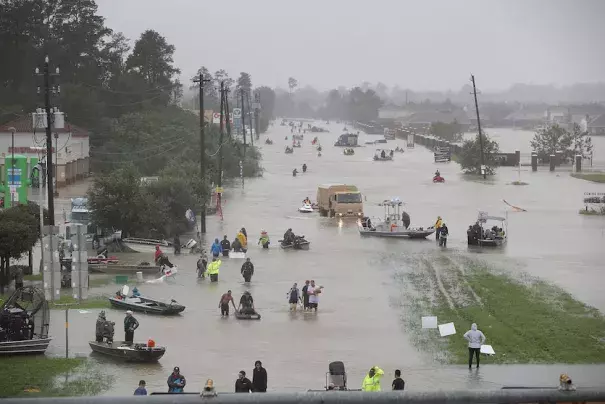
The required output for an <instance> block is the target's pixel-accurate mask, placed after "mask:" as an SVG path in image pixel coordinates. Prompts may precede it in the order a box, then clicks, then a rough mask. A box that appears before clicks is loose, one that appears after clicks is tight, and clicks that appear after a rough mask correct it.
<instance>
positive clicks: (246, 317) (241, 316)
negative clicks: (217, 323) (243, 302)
mask: <svg viewBox="0 0 605 404" xmlns="http://www.w3.org/2000/svg"><path fill="white" fill-rule="evenodd" d="M235 318H237V319H238V320H260V314H258V313H254V314H244V313H240V312H239V311H236V312H235Z"/></svg>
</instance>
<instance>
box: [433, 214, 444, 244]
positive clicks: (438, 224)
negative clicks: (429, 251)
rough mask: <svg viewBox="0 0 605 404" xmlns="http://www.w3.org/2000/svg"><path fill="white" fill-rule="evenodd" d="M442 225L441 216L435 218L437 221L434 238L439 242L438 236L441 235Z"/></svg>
mask: <svg viewBox="0 0 605 404" xmlns="http://www.w3.org/2000/svg"><path fill="white" fill-rule="evenodd" d="M442 224H443V220H442V219H441V216H437V221H436V222H435V237H437V241H439V234H440V233H441V225H442Z"/></svg>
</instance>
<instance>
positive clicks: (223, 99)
mask: <svg viewBox="0 0 605 404" xmlns="http://www.w3.org/2000/svg"><path fill="white" fill-rule="evenodd" d="M225 93H226V92H225V82H224V81H221V107H220V109H221V123H220V132H219V138H218V139H219V140H218V178H217V181H216V183H217V187H216V189H217V191H216V211H217V212H219V214H220V215H221V219H222V218H223V212H222V209H221V206H222V205H221V204H222V201H221V199H222V198H221V196H222V192H223V190H222V186H223V135H224V130H223V129H224V123H223V118H224V117H225V109H226V108H225V106H226V102H227V100H226V98H227V97H226V96H225ZM227 119H229V115H227Z"/></svg>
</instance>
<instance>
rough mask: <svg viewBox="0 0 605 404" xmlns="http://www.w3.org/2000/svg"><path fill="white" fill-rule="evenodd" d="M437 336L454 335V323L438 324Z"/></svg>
mask: <svg viewBox="0 0 605 404" xmlns="http://www.w3.org/2000/svg"><path fill="white" fill-rule="evenodd" d="M439 334H441V336H442V337H447V336H448V335H454V334H456V327H454V323H446V324H439Z"/></svg>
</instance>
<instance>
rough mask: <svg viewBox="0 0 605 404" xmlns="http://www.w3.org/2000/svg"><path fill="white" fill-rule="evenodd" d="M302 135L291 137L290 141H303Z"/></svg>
mask: <svg viewBox="0 0 605 404" xmlns="http://www.w3.org/2000/svg"><path fill="white" fill-rule="evenodd" d="M304 138H305V137H304V135H292V140H304Z"/></svg>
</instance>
